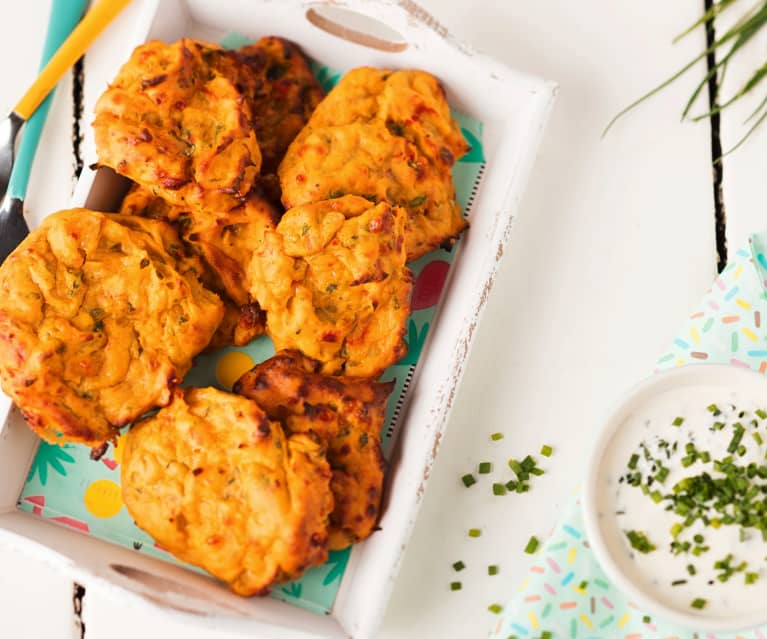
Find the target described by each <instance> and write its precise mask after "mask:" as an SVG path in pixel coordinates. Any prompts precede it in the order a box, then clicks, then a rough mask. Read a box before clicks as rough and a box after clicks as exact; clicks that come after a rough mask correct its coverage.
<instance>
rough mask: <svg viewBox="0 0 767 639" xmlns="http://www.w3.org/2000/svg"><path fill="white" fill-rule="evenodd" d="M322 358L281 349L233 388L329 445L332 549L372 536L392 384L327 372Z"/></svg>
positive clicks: (274, 416) (293, 429)
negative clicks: (322, 369) (383, 434)
mask: <svg viewBox="0 0 767 639" xmlns="http://www.w3.org/2000/svg"><path fill="white" fill-rule="evenodd" d="M319 371H320V364H319V362H316V361H314V360H312V359H309V358H308V357H304V356H303V355H301V354H300V353H298V352H296V351H282V352H280V353H277V355H275V356H274V357H272V358H271V359H269V360H267V361H265V362H263V363H261V364H259V365H258V366H256V367H255V368H254V369H253V370H251V371H248V372H247V373H245V374H244V375H243V376H242V377H241V378H240V379H239V380H238V381H237V383H236V384H235V386H234V391H235V392H236V393H240V394H242V395H245V396H246V397H250V398H251V399H254V400H255V401H256V402H257V403H258V405H259V406H261V408H263V409H264V410H265V411H266V413H267V414H268V415H269V417H270V418H272V419H279V420H280V421H281V422H282V423H283V424H284V427H285V429H286V431H287V432H289V433H315V434H316V435H318V436H319V437H320V438H321V439H322V440H323V441H324V442H326V443H327V445H328V453H327V457H328V462H329V463H330V468H331V470H332V472H333V479H332V480H331V483H330V486H331V488H332V490H333V499H334V502H335V507H334V509H333V513H332V514H331V515H330V550H341V549H342V548H346V547H347V546H349V545H350V544H354V543H357V542H358V541H362V540H363V539H365V538H367V537H369V536H370V534H371V533H372V532H373V530H374V529H375V526H376V522H377V521H378V518H379V516H380V509H381V494H382V491H383V477H384V458H383V453H382V452H381V429H382V428H383V425H384V417H385V415H386V400H387V398H388V396H389V394H390V393H391V391H392V389H393V388H394V382H387V383H385V384H383V383H379V382H374V381H372V380H369V379H360V378H354V377H331V376H328V375H321V374H320V373H319Z"/></svg>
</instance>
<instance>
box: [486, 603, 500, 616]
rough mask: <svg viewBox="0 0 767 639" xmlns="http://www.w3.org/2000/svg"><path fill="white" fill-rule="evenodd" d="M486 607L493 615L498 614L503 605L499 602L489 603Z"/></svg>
mask: <svg viewBox="0 0 767 639" xmlns="http://www.w3.org/2000/svg"><path fill="white" fill-rule="evenodd" d="M487 609H488V610H489V611H490V612H492V613H493V614H494V615H499V614H501V612H502V611H503V606H501V605H500V604H490V605H489V606H488V607H487Z"/></svg>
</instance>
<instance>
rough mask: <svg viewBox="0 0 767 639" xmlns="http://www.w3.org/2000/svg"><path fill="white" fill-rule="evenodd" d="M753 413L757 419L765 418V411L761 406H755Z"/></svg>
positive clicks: (766, 414)
mask: <svg viewBox="0 0 767 639" xmlns="http://www.w3.org/2000/svg"><path fill="white" fill-rule="evenodd" d="M754 413H756V416H757V417H758V418H759V419H767V413H765V412H764V411H763V410H762V409H761V408H757V409H756V410H755V411H754Z"/></svg>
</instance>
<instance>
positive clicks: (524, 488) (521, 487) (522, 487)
mask: <svg viewBox="0 0 767 639" xmlns="http://www.w3.org/2000/svg"><path fill="white" fill-rule="evenodd" d="M529 490H530V486H529V484H526V483H524V482H519V483H518V484H517V493H526V492H528V491H529Z"/></svg>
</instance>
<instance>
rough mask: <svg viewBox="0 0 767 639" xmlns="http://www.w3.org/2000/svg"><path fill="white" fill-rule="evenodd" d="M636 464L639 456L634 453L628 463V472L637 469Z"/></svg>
mask: <svg viewBox="0 0 767 639" xmlns="http://www.w3.org/2000/svg"><path fill="white" fill-rule="evenodd" d="M638 462H639V455H637V454H636V453H634V454H633V455H632V456H631V459H629V463H628V467H629V469H630V470H636V467H637V463H638Z"/></svg>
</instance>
